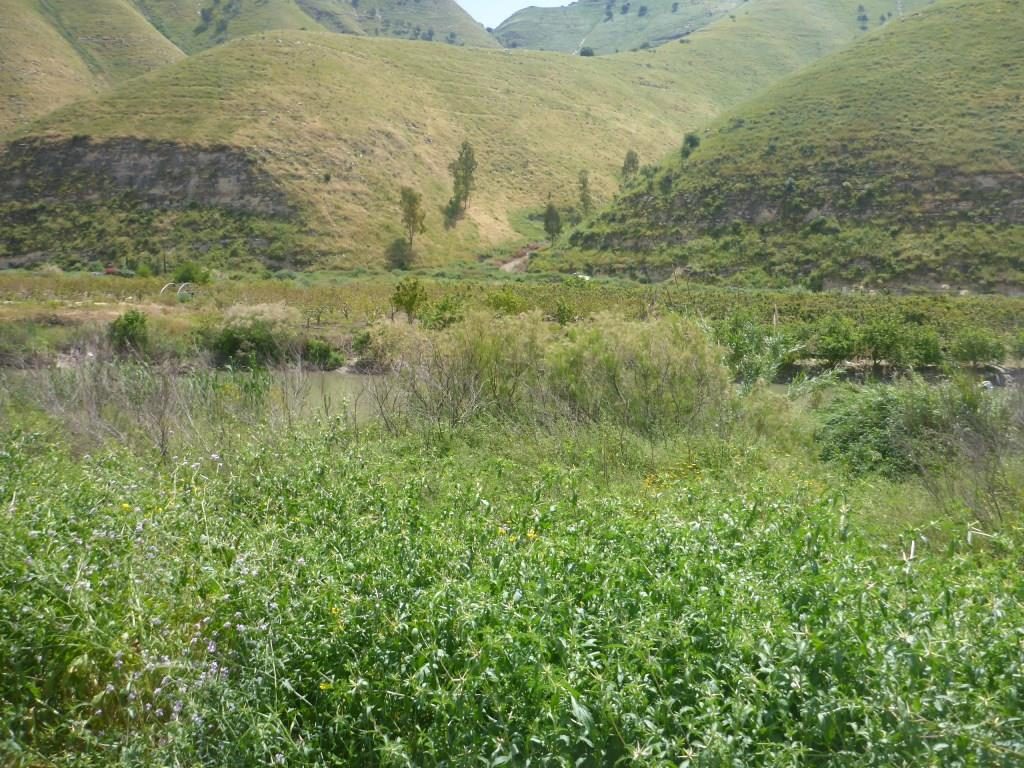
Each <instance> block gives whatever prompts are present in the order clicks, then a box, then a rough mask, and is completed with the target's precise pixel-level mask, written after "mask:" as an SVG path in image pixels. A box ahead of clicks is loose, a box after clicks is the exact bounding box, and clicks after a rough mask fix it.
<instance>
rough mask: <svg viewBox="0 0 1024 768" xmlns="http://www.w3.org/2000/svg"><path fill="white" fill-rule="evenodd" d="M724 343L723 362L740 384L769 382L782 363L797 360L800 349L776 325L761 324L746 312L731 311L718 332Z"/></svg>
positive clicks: (785, 363) (719, 339) (720, 339)
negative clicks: (735, 312)
mask: <svg viewBox="0 0 1024 768" xmlns="http://www.w3.org/2000/svg"><path fill="white" fill-rule="evenodd" d="M717 338H718V342H719V343H720V344H721V345H722V346H723V347H725V350H726V362H727V363H728V365H729V368H731V369H732V371H733V373H735V375H736V378H737V379H738V380H739V381H740V382H741V383H743V384H754V383H755V382H757V381H759V380H760V381H767V382H771V381H772V380H773V379H774V378H775V376H776V375H777V374H778V372H779V369H780V368H782V366H783V365H787V364H792V363H794V362H796V356H797V354H798V352H799V351H800V349H801V346H800V345H799V344H797V343H796V342H795V341H794V340H793V339H791V338H789V337H788V336H787V335H786V334H785V333H783V332H781V331H779V330H778V329H777V328H771V327H768V326H766V325H762V324H761V323H759V322H758V321H757V320H755V319H754V318H753V317H751V316H749V315H745V314H743V313H739V314H737V315H734V316H733V317H732V318H731V319H730V320H729V321H728V322H727V323H726V324H725V325H724V326H723V327H722V328H720V330H719V331H718V334H717Z"/></svg>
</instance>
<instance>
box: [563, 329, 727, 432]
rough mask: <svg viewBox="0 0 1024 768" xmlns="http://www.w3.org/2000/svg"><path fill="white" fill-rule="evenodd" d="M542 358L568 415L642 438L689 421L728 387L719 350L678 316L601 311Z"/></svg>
mask: <svg viewBox="0 0 1024 768" xmlns="http://www.w3.org/2000/svg"><path fill="white" fill-rule="evenodd" d="M548 360H549V365H550V372H549V374H548V375H549V377H550V382H551V387H552V391H553V392H554V393H555V395H556V396H557V397H558V398H560V399H561V400H562V401H563V402H564V403H565V404H566V405H567V406H568V407H569V409H570V410H571V412H572V413H573V414H574V415H576V416H577V417H578V418H580V419H582V420H584V421H589V422H601V421H609V422H611V423H613V424H616V425H619V426H623V427H626V428H628V429H630V430H632V431H634V432H636V433H637V434H641V435H644V436H649V437H653V436H658V435H664V434H667V433H670V432H674V431H682V430H685V429H687V428H689V427H692V426H695V425H696V424H697V423H698V422H700V421H702V420H703V419H704V417H708V416H712V415H714V414H717V413H718V411H719V408H720V406H722V405H723V404H724V403H726V402H727V401H729V399H730V398H731V393H732V383H731V380H730V376H729V373H728V370H727V369H726V368H725V366H724V365H723V364H722V356H721V350H719V349H718V348H717V347H716V346H714V345H713V344H712V343H711V342H710V341H709V339H708V338H707V335H706V334H705V333H704V332H703V331H701V330H700V329H699V328H697V327H696V326H695V325H693V324H691V323H688V322H686V321H684V320H682V319H680V318H677V317H671V318H664V319H658V320H653V321H649V322H627V321H624V320H621V319H618V318H614V317H611V316H601V317H598V318H595V319H594V320H592V321H590V322H588V323H585V324H580V325H576V326H573V328H572V329H571V330H570V331H569V332H568V334H567V335H566V337H565V338H564V339H563V340H562V341H560V342H559V343H558V344H556V345H555V346H554V347H553V348H552V350H551V351H550V353H549V354H548Z"/></svg>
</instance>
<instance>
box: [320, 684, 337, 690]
mask: <svg viewBox="0 0 1024 768" xmlns="http://www.w3.org/2000/svg"><path fill="white" fill-rule="evenodd" d="M333 687H334V683H326V682H325V683H320V690H321V691H329V690H331V688H333Z"/></svg>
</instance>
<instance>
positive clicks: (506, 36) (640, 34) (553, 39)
mask: <svg viewBox="0 0 1024 768" xmlns="http://www.w3.org/2000/svg"><path fill="white" fill-rule="evenodd" d="M745 1H746V0H707V1H706V2H695V1H694V0H684V1H683V2H673V0H645V2H632V1H630V2H618V1H616V2H611V0H579V2H575V3H572V4H571V5H566V6H563V7H561V8H538V7H536V6H531V7H529V8H524V9H523V10H521V11H518V12H517V13H514V14H513V15H512V16H510V17H509V18H508V19H506V20H505V21H504V22H502V23H501V25H500V26H499V27H498V28H497V29H495V30H494V35H495V37H497V38H498V40H500V41H501V43H502V44H503V45H505V46H506V47H508V48H530V49H534V50H540V51H562V52H564V53H576V52H579V51H580V50H582V49H583V48H590V49H592V50H593V51H594V52H595V53H598V54H602V53H615V52H617V51H629V50H635V49H637V48H641V47H647V46H653V45H660V44H661V43H665V42H668V41H670V40H675V39H678V38H681V37H684V36H686V35H688V34H690V33H692V32H693V31H695V30H697V29H700V28H702V27H706V26H707V25H708V24H710V23H711V22H713V21H714V20H716V19H718V18H721V17H722V16H724V15H726V14H728V13H732V12H734V11H735V10H736V9H737V8H738V7H740V6H741V5H743V3H744V2H745Z"/></svg>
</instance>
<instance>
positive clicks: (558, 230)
mask: <svg viewBox="0 0 1024 768" xmlns="http://www.w3.org/2000/svg"><path fill="white" fill-rule="evenodd" d="M544 231H545V232H547V233H548V237H550V238H551V240H552V241H554V240H557V239H558V236H559V235H560V234H562V217H561V215H560V214H559V213H558V209H557V208H556V207H555V204H554V203H548V207H547V210H545V211H544Z"/></svg>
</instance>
